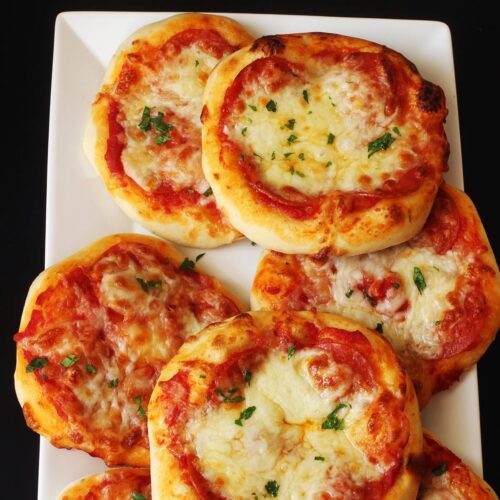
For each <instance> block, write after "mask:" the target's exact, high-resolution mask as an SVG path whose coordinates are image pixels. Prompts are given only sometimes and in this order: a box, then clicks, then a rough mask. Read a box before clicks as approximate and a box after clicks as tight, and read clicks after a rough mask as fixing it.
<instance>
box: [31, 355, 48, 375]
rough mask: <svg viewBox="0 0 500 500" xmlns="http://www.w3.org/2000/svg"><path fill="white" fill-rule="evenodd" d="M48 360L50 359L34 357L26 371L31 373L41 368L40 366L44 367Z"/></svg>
mask: <svg viewBox="0 0 500 500" xmlns="http://www.w3.org/2000/svg"><path fill="white" fill-rule="evenodd" d="M48 362H49V360H48V359H47V358H33V359H32V360H31V361H30V362H29V364H28V366H27V367H26V372H27V373H31V372H34V371H36V370H40V368H43V367H44V366H45V365H46V364H47V363H48Z"/></svg>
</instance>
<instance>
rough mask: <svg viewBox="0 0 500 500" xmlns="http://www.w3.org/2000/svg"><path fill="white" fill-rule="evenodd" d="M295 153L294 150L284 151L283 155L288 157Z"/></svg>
mask: <svg viewBox="0 0 500 500" xmlns="http://www.w3.org/2000/svg"><path fill="white" fill-rule="evenodd" d="M293 154H294V153H293V152H291V151H289V152H288V153H283V156H284V157H285V158H288V157H289V156H292V155H293Z"/></svg>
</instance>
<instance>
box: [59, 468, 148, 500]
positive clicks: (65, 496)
mask: <svg viewBox="0 0 500 500" xmlns="http://www.w3.org/2000/svg"><path fill="white" fill-rule="evenodd" d="M123 473H125V474H128V475H129V476H137V477H148V478H149V477H150V472H149V469H142V468H132V467H117V468H116V469H108V470H105V471H102V472H98V473H96V474H91V475H88V476H85V477H82V478H80V479H77V480H76V481H74V482H72V483H70V484H69V485H68V486H66V488H64V490H63V491H61V493H59V495H58V497H57V500H75V499H79V498H85V495H86V494H87V493H88V490H89V489H90V488H92V487H94V486H99V485H100V484H101V483H102V482H103V481H105V480H106V479H107V478H108V477H109V476H115V475H119V474H123Z"/></svg>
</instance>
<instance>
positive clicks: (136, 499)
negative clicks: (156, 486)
mask: <svg viewBox="0 0 500 500" xmlns="http://www.w3.org/2000/svg"><path fill="white" fill-rule="evenodd" d="M131 499H132V500H146V497H145V496H144V495H142V494H141V493H139V492H138V491H133V492H132V496H131Z"/></svg>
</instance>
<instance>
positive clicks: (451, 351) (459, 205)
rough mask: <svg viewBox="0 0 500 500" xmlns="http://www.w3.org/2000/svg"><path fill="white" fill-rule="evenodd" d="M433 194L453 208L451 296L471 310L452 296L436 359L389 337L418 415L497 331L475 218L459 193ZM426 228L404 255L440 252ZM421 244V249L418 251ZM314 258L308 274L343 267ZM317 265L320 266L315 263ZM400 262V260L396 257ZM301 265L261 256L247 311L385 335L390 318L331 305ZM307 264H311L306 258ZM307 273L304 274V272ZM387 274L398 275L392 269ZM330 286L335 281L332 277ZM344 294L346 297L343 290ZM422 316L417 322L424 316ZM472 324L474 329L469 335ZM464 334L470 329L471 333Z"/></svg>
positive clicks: (489, 271)
mask: <svg viewBox="0 0 500 500" xmlns="http://www.w3.org/2000/svg"><path fill="white" fill-rule="evenodd" d="M441 189H442V192H441V193H440V194H439V195H438V201H441V200H442V199H444V200H446V198H449V199H450V200H451V202H452V205H454V207H455V208H454V209H453V210H452V212H451V215H450V218H451V221H452V222H453V221H455V222H456V225H455V226H453V228H452V231H453V230H455V228H456V227H457V226H458V228H459V229H457V231H461V233H460V234H459V235H458V236H457V242H456V244H455V247H454V249H452V250H453V251H456V252H458V255H459V260H460V261H463V262H468V263H469V264H468V265H465V266H464V268H463V270H462V271H460V272H461V273H462V274H461V275H460V276H459V278H458V281H457V284H456V285H455V287H456V288H455V290H456V291H457V293H458V292H460V288H463V289H464V290H470V291H471V293H470V295H469V297H470V300H472V298H474V300H475V302H474V304H476V305H475V306H474V307H472V308H471V307H468V306H467V305H466V304H465V302H467V300H469V299H467V300H465V299H463V298H460V296H458V299H457V302H456V303H453V302H452V304H453V305H454V307H455V310H456V311H457V312H456V314H457V316H456V317H453V316H451V314H449V316H447V315H446V312H444V313H443V314H444V316H443V318H440V319H439V320H438V321H437V322H436V323H437V324H436V327H435V331H434V332H433V336H434V338H439V339H441V340H439V342H440V345H441V347H442V350H443V352H442V354H441V356H438V357H430V358H429V356H428V355H427V354H426V353H425V351H424V350H419V349H420V347H418V345H417V346H416V347H415V348H412V349H408V346H407V345H402V344H401V339H400V338H399V337H398V335H400V334H399V333H395V334H394V335H395V337H394V338H392V337H391V336H389V338H390V339H391V341H394V342H393V343H394V346H395V348H396V349H397V351H398V353H399V354H400V356H401V359H402V362H403V364H404V365H405V368H406V369H407V370H408V371H409V373H410V375H411V377H412V380H413V382H414V385H415V389H416V392H417V395H418V398H419V402H420V405H421V407H424V406H425V405H426V404H427V402H428V401H429V399H430V398H431V396H432V395H433V394H435V393H436V392H439V391H441V390H444V389H447V388H448V387H449V386H450V385H451V384H452V383H454V382H455V381H456V380H458V378H459V377H460V375H461V374H462V373H463V372H464V371H466V370H468V369H470V368H471V367H472V366H473V365H474V364H475V363H476V362H477V361H478V360H479V359H480V358H481V356H482V355H483V354H484V352H485V351H486V349H487V348H488V346H489V345H490V344H491V343H492V342H493V340H494V339H495V336H496V333H497V330H498V329H499V327H500V274H499V271H498V266H497V263H496V261H495V256H494V254H493V251H492V249H491V246H490V244H489V242H488V238H487V236H486V234H485V232H484V228H483V226H482V223H481V220H480V218H479V215H478V213H477V211H476V209H475V207H474V205H473V203H472V202H471V200H470V199H469V198H468V196H467V195H466V194H465V193H463V192H462V191H460V190H458V189H456V188H454V187H452V186H450V185H447V184H443V186H442V188H441ZM433 213H434V212H433ZM446 217H447V213H445V215H444V216H443V217H441V218H440V220H441V222H443V223H447V218H446ZM441 222H440V223H441ZM432 224H434V222H433V221H432V217H431V219H429V225H426V226H425V227H424V230H423V231H422V232H421V233H419V234H418V235H417V236H416V237H415V239H413V240H411V241H410V242H409V243H408V245H409V246H410V247H412V246H417V247H418V246H422V245H423V246H424V250H425V249H429V248H430V247H429V246H428V245H429V244H430V243H427V242H428V241H431V243H432V239H433V238H434V244H435V245H443V244H444V245H447V238H451V237H452V236H448V232H447V231H448V229H447V228H446V227H444V228H441V227H439V226H435V227H434V228H433V227H431V226H432ZM436 238H437V239H436ZM422 239H425V240H426V241H425V242H423V243H422ZM436 241H437V242H436ZM388 251H391V250H390V249H389V250H388ZM426 251H427V250H426ZM381 255H383V254H381ZM434 255H436V251H434ZM316 258H317V259H318V260H317V262H318V264H317V265H316V264H315V265H313V266H312V268H313V269H315V271H314V272H318V273H319V272H322V271H321V270H320V268H321V269H323V268H322V267H321V266H322V263H323V262H330V264H331V265H334V266H336V267H337V268H338V269H343V267H342V266H343V261H342V259H349V258H348V257H347V258H344V257H339V258H338V259H332V260H331V261H330V260H329V257H328V254H326V253H325V254H324V255H320V254H318V256H316ZM323 258H324V259H325V260H324V261H322V260H321V259H323ZM397 258H398V257H396V259H397ZM402 258H403V259H404V258H405V256H404V254H403V257H402ZM307 259H309V258H308V257H307V258H302V257H300V256H294V255H285V254H279V253H277V252H266V253H265V254H264V256H263V258H262V260H261V262H260V264H259V267H258V269H257V272H256V276H255V279H254V284H253V288H252V295H251V304H252V309H257V310H258V309H263V310H283V309H289V308H292V309H299V310H309V309H311V308H317V309H318V310H323V311H329V312H334V313H338V314H344V315H345V316H347V317H352V318H356V319H357V320H358V321H361V322H364V323H365V324H368V325H370V326H372V325H375V324H377V323H380V324H383V323H385V326H384V328H386V330H387V328H388V326H387V322H388V321H390V320H391V317H386V316H384V314H383V313H378V312H376V310H375V309H374V308H370V307H369V306H368V304H366V303H364V302H363V303H355V302H353V299H350V298H345V297H344V293H343V292H342V293H340V296H337V298H336V299H335V300H334V299H333V298H332V293H333V292H332V291H331V289H330V285H331V282H330V281H329V280H330V278H329V277H323V278H322V279H319V278H318V279H316V278H315V276H314V275H312V274H308V272H307V271H306V268H305V267H304V265H306V264H307ZM312 259H313V260H314V257H313V258H312ZM344 262H347V260H344ZM371 262H373V264H372V265H375V263H376V262H380V263H381V264H380V265H382V266H383V265H384V264H383V262H384V261H383V259H382V258H380V259H379V260H377V255H376V254H374V255H373V261H371ZM361 264H362V263H361V262H360V263H359V266H360V268H359V269H358V271H359V272H362V271H363V272H364V269H363V268H362V267H361ZM316 268H317V270H316ZM308 269H311V267H309V268H308ZM390 269H400V268H398V267H397V266H396V265H394V264H392V265H391V268H390ZM390 269H387V270H385V271H384V272H386V273H388V275H390V274H391V273H392V272H391V270H390ZM354 271H355V270H353V271H352V272H354ZM309 272H313V271H309ZM323 272H324V270H323ZM351 275H352V274H351ZM392 276H394V273H392ZM379 278H382V276H379ZM332 279H335V274H334V275H333V278H332ZM396 279H397V277H396ZM411 286H413V284H411ZM398 288H399V285H398ZM401 290H403V288H400V289H399V291H401ZM455 290H452V292H450V293H449V294H448V297H449V298H450V297H451V299H452V300H455V298H454V297H455V295H453V292H455ZM344 292H347V288H346V290H344ZM351 293H353V292H351ZM426 293H432V289H431V288H429V289H428V290H426ZM443 298H444V297H443ZM459 299H460V300H459ZM400 304H402V302H401V303H400ZM429 305H430V304H429ZM367 307H368V309H367ZM467 307H468V309H467ZM476 308H477V309H476ZM469 313H473V314H475V315H476V316H479V317H478V318H475V319H472V320H468V319H467V314H469ZM423 314H425V311H424V312H423ZM467 321H469V322H470V321H472V324H470V325H469V324H467ZM479 322H482V323H481V324H480V323H479ZM479 324H480V326H479V327H477V325H479ZM472 327H474V328H476V327H477V328H476V330H472ZM454 332H456V333H454ZM386 333H387V331H386ZM410 333H411V332H410ZM417 333H418V332H417ZM389 335H391V334H389Z"/></svg>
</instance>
